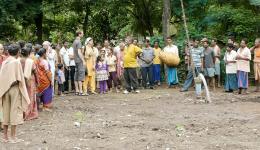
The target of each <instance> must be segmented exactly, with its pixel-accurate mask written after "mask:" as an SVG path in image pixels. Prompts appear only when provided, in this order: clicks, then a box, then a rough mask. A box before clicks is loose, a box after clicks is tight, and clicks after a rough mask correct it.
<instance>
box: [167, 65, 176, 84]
mask: <svg viewBox="0 0 260 150" xmlns="http://www.w3.org/2000/svg"><path fill="white" fill-rule="evenodd" d="M167 72H168V85H175V84H178V83H179V80H178V75H177V69H176V68H173V67H167Z"/></svg>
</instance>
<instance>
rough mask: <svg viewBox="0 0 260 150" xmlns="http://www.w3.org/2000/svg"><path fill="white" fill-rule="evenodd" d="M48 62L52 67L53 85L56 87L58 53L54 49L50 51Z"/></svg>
mask: <svg viewBox="0 0 260 150" xmlns="http://www.w3.org/2000/svg"><path fill="white" fill-rule="evenodd" d="M47 61H48V62H49V64H50V66H51V73H52V84H53V85H54V77H55V64H56V61H57V53H56V51H55V50H54V49H50V51H49V53H48V54H47Z"/></svg>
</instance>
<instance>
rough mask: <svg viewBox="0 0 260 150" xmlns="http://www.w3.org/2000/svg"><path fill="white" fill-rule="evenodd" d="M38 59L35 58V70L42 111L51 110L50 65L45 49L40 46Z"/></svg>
mask: <svg viewBox="0 0 260 150" xmlns="http://www.w3.org/2000/svg"><path fill="white" fill-rule="evenodd" d="M38 55H39V59H38V60H36V62H35V64H36V70H37V73H38V80H39V81H38V82H39V84H38V88H37V92H38V95H39V98H40V101H41V102H42V103H43V110H44V111H51V109H50V108H51V106H52V105H51V104H52V94H53V93H52V92H53V90H52V73H51V69H50V65H49V63H48V61H47V60H46V49H44V48H41V49H40V50H39V51H38Z"/></svg>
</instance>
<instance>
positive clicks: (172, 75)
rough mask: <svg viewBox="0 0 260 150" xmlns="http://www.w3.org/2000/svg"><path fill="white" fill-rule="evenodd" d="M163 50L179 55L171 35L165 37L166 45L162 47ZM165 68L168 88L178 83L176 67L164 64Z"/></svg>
mask: <svg viewBox="0 0 260 150" xmlns="http://www.w3.org/2000/svg"><path fill="white" fill-rule="evenodd" d="M163 51H164V52H167V53H173V54H175V55H177V56H178V57H179V50H178V47H177V46H176V45H173V44H172V39H171V37H168V38H167V46H166V47H165V48H164V49H163ZM166 69H167V77H168V78H167V82H168V86H169V88H171V87H172V86H174V85H176V84H178V83H179V80H178V75H177V69H176V68H175V67H169V66H166Z"/></svg>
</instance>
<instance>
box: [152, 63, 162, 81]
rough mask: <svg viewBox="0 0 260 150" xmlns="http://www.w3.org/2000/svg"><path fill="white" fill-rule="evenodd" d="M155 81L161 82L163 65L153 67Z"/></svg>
mask: <svg viewBox="0 0 260 150" xmlns="http://www.w3.org/2000/svg"><path fill="white" fill-rule="evenodd" d="M153 81H161V65H160V64H154V65H153Z"/></svg>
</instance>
